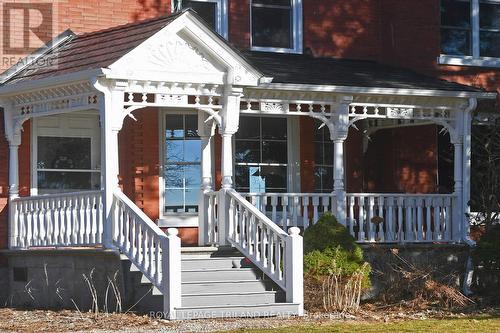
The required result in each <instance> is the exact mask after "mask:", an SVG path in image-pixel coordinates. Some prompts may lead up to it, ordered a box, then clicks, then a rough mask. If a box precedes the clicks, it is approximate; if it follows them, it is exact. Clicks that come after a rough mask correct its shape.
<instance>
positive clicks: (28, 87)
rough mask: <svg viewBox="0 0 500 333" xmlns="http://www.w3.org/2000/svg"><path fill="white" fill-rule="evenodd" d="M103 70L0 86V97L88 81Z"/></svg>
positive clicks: (90, 70) (91, 70)
mask: <svg viewBox="0 0 500 333" xmlns="http://www.w3.org/2000/svg"><path fill="white" fill-rule="evenodd" d="M102 74H103V69H102V68H98V69H89V70H85V71H79V72H74V73H69V74H63V75H57V76H53V77H48V78H43V79H39V80H32V81H28V82H26V81H22V82H19V83H13V84H8V85H4V86H0V95H4V96H6V95H14V94H19V93H24V92H28V91H34V90H39V89H42V88H48V87H54V86H61V85H64V84H68V83H72V82H81V81H89V80H92V79H94V78H95V77H96V76H99V75H102Z"/></svg>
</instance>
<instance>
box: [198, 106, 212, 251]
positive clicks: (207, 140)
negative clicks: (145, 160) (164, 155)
mask: <svg viewBox="0 0 500 333" xmlns="http://www.w3.org/2000/svg"><path fill="white" fill-rule="evenodd" d="M206 120H207V115H206V114H205V113H204V112H203V111H198V134H199V135H200V137H201V190H200V200H199V204H200V206H201V207H200V208H199V213H198V216H199V217H198V218H199V221H198V245H199V246H203V245H206V244H207V231H208V228H207V223H208V220H207V219H208V214H209V212H208V211H207V210H208V200H209V198H208V197H207V196H206V194H207V193H208V192H211V191H212V190H213V187H212V135H213V133H212V126H211V122H210V123H209V124H210V125H209V124H206V123H205V121H206Z"/></svg>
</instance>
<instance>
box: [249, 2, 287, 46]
mask: <svg viewBox="0 0 500 333" xmlns="http://www.w3.org/2000/svg"><path fill="white" fill-rule="evenodd" d="M291 25H292V13H291V9H289V8H288V9H286V8H269V7H252V44H253V46H262V47H279V48H287V49H290V48H293V45H292V42H291V39H292V36H291Z"/></svg>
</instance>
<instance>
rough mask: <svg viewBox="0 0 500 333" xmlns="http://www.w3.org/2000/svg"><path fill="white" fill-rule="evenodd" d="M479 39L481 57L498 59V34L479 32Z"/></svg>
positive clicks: (499, 41)
mask: <svg viewBox="0 0 500 333" xmlns="http://www.w3.org/2000/svg"><path fill="white" fill-rule="evenodd" d="M479 39H480V41H479V46H480V54H481V56H483V57H500V33H498V32H489V31H481V33H480V35H479Z"/></svg>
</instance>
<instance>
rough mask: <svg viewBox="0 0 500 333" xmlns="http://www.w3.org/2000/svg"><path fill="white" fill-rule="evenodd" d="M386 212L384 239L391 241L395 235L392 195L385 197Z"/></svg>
mask: <svg viewBox="0 0 500 333" xmlns="http://www.w3.org/2000/svg"><path fill="white" fill-rule="evenodd" d="M386 204H387V214H386V220H385V227H386V239H387V240H388V241H389V242H391V241H394V240H395V238H396V237H394V230H395V227H394V197H387V200H386Z"/></svg>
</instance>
